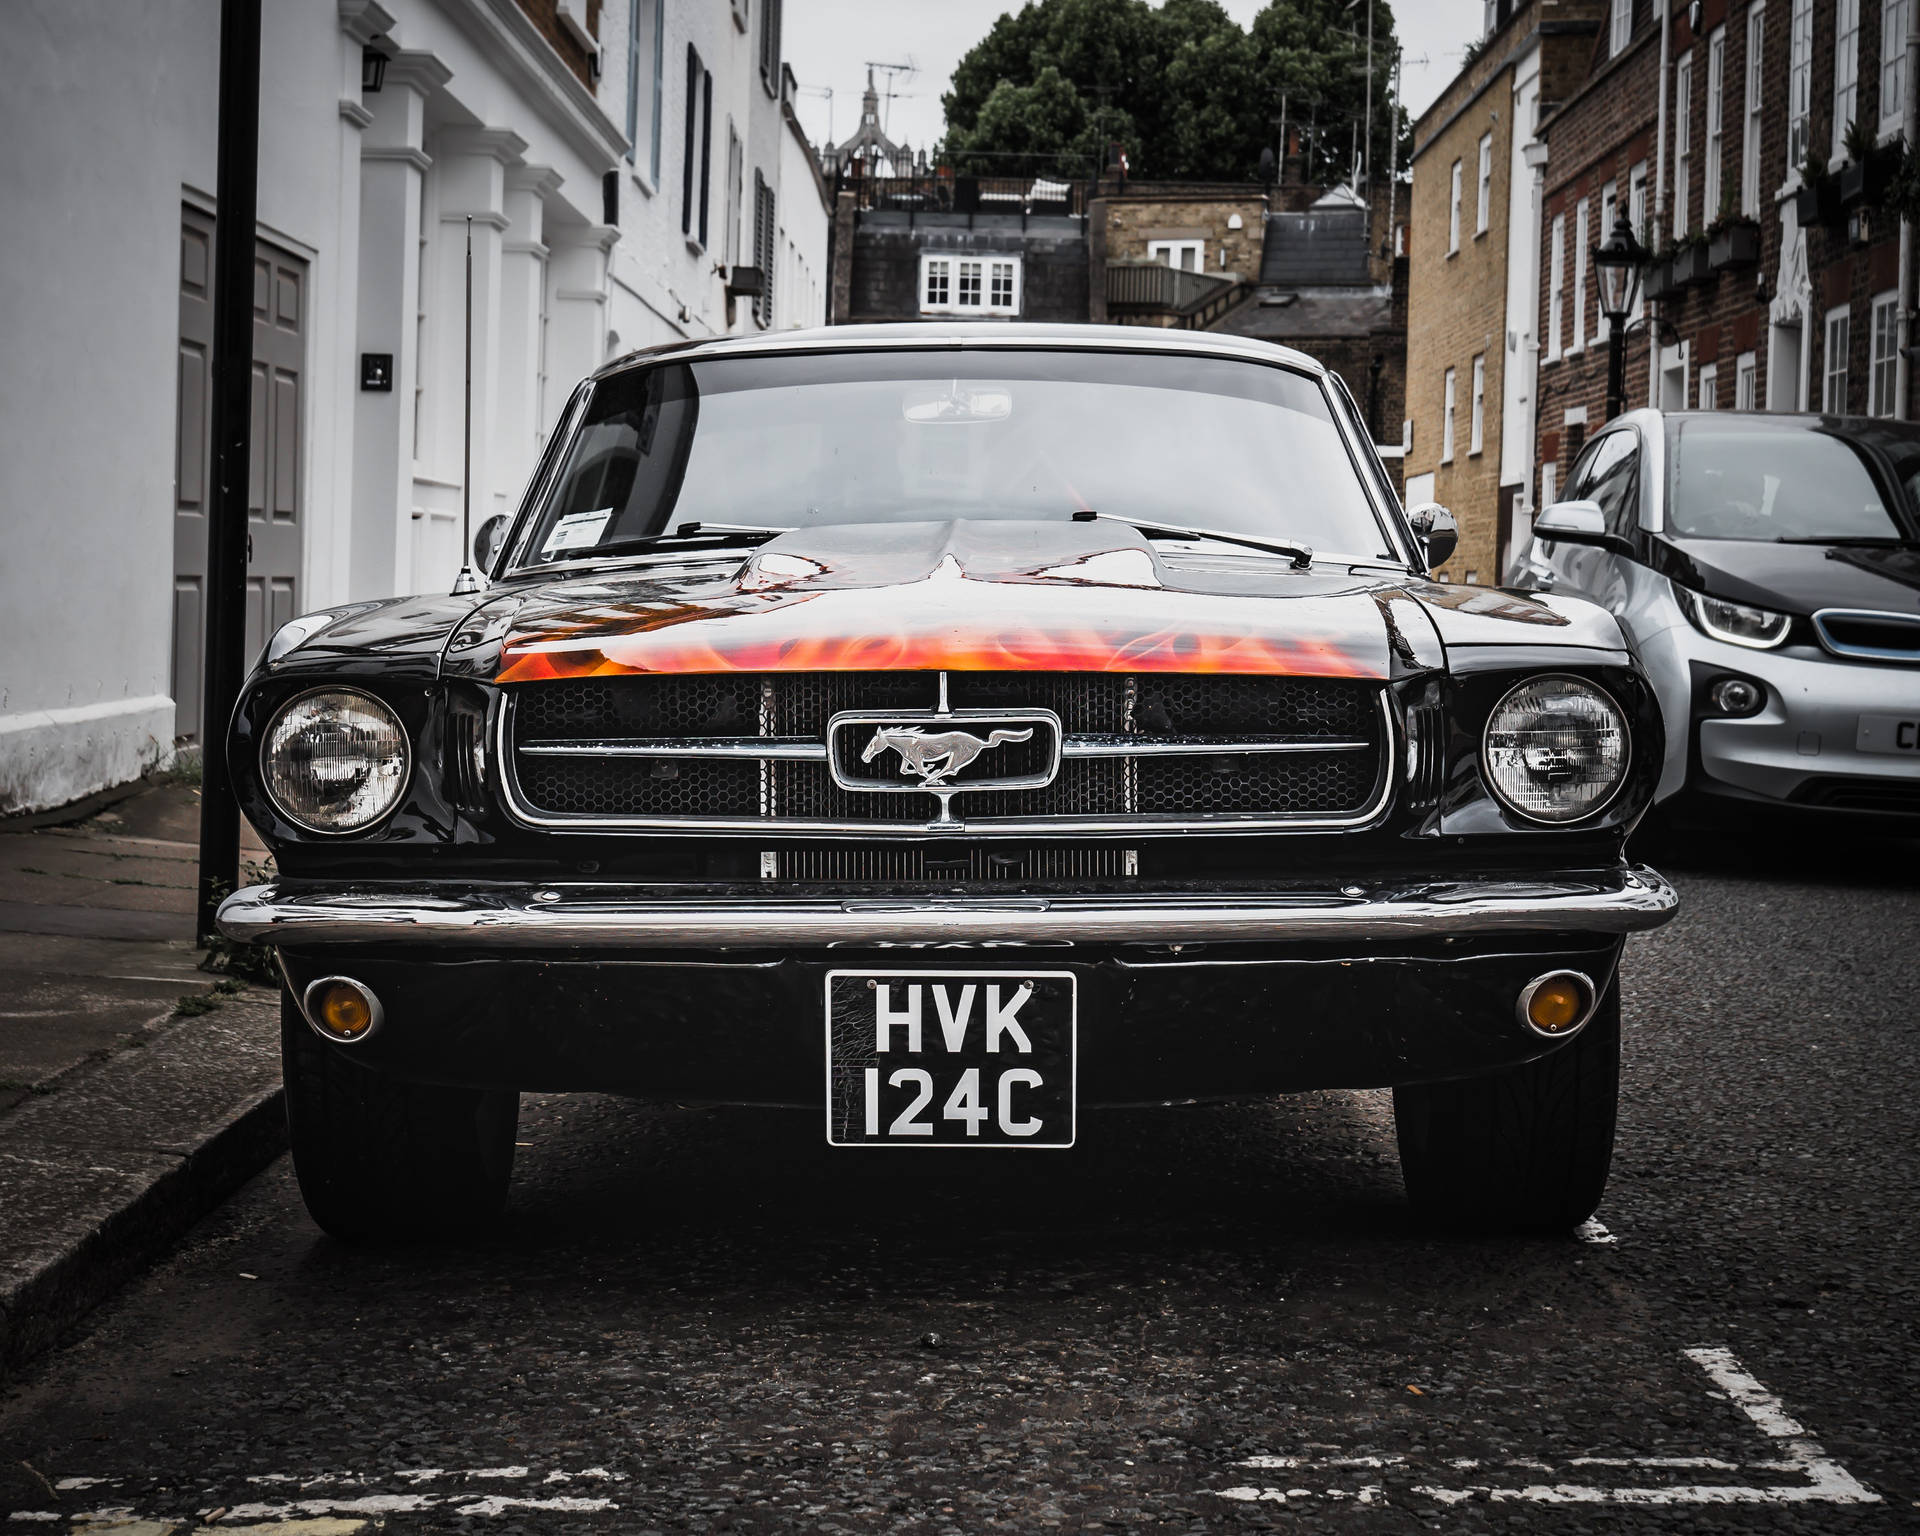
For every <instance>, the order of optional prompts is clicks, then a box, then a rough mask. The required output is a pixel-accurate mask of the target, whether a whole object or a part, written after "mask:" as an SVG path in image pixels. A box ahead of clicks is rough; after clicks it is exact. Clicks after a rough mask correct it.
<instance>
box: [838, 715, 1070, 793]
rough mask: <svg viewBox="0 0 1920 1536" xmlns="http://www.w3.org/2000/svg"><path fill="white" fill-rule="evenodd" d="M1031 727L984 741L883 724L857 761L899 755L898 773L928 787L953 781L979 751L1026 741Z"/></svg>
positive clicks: (968, 734) (960, 733)
mask: <svg viewBox="0 0 1920 1536" xmlns="http://www.w3.org/2000/svg"><path fill="white" fill-rule="evenodd" d="M1032 735H1033V727H1032V726H1028V727H1027V728H1026V729H1025V730H1024V731H990V732H989V733H988V734H987V738H986V740H985V741H982V740H981V739H980V738H979V737H978V736H975V735H974V734H973V733H972V732H970V731H941V732H939V733H938V734H937V735H933V736H929V735H927V733H926V732H925V731H923V730H921V728H920V727H919V726H917V725H883V726H881V727H880V728H879V729H878V730H876V731H875V732H874V733H873V740H871V741H869V742H868V743H867V746H866V750H865V751H864V752H862V753H861V754H860V761H861V762H863V763H870V762H872V761H873V760H874V759H875V758H876V757H878V756H879V755H880V754H881V753H882V752H886V751H889V750H891V751H894V752H898V753H899V754H900V771H901V772H902V773H905V774H915V773H917V774H919V775H920V777H921V778H922V779H924V780H925V781H926V782H927V783H928V784H939V783H943V782H944V781H946V780H947V779H950V778H952V777H953V776H954V775H955V774H956V773H958V772H959V771H960V770H961V769H962V768H964V767H966V766H967V764H968V763H970V762H972V761H973V760H974V759H975V758H976V757H978V756H979V755H980V754H981V753H982V752H987V751H991V750H992V749H993V748H994V747H997V746H999V745H1001V744H1002V743H1003V742H1008V741H1026V740H1028V739H1030V738H1031V737H1032Z"/></svg>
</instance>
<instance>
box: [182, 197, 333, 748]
mask: <svg viewBox="0 0 1920 1536" xmlns="http://www.w3.org/2000/svg"><path fill="white" fill-rule="evenodd" d="M212 300H213V220H212V219H211V218H209V217H208V216H207V215H206V214H204V213H202V212H201V211H200V210H199V209H197V208H188V209H186V210H185V211H184V213H183V215H182V218H181V226H180V352H179V369H178V379H177V383H176V388H177V390H178V394H179V405H178V412H179V414H178V418H177V437H176V441H175V444H174V459H175V468H174V487H175V489H174V517H173V573H174V574H173V698H174V704H175V710H176V713H175V717H174V730H175V732H176V733H177V735H178V737H179V739H180V740H182V741H198V740H199V739H200V735H201V719H200V716H201V701H200V684H201V677H202V675H203V669H204V666H205V661H204V654H205V653H204V647H203V637H204V635H205V629H206V609H205V596H206V574H207V513H208V511H209V506H210V502H211V498H212V494H213V483H212V482H213V462H212V451H213V439H212V421H211V415H210V406H211V399H212V383H213V378H212V358H213V302H212ZM306 311H307V268H306V263H305V262H303V261H301V260H300V259H299V258H298V257H297V256H292V255H289V254H288V253H287V252H285V251H282V250H280V249H279V248H277V247H275V246H271V245H268V244H266V243H265V242H264V241H263V242H261V243H260V244H259V245H258V246H257V247H256V249H255V254H254V263H253V383H252V389H253V429H252V430H253V441H252V463H251V464H250V465H249V473H248V488H247V534H248V550H247V626H246V635H247V638H246V644H247V655H248V659H249V660H251V659H252V657H254V656H256V655H258V654H259V652H260V649H261V647H262V646H264V645H265V644H266V643H267V639H268V637H269V636H270V635H272V633H273V632H274V630H275V629H277V628H278V627H279V626H280V625H282V624H284V623H285V622H286V621H287V620H288V619H290V618H292V617H293V616H294V614H295V613H297V612H298V611H299V606H298V586H299V579H300V553H301V518H302V513H303V511H304V508H303V507H302V505H301V448H302V442H301V438H302V422H303V419H304V415H305V413H304V410H303V409H302V406H303V401H302V399H301V393H302V390H303V387H304V383H305V370H306Z"/></svg>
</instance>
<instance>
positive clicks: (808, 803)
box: [512, 672, 1383, 878]
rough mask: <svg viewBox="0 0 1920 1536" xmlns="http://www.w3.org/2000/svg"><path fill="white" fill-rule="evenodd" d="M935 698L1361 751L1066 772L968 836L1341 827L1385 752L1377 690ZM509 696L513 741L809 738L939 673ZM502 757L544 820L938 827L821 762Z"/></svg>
mask: <svg viewBox="0 0 1920 1536" xmlns="http://www.w3.org/2000/svg"><path fill="white" fill-rule="evenodd" d="M947 693H948V696H947V702H948V704H949V706H950V707H951V708H954V709H993V708H1004V709H1007V710H1010V711H1012V710H1034V709H1047V710H1052V711H1053V712H1054V713H1055V714H1057V715H1059V717H1060V720H1061V724H1062V727H1063V728H1064V730H1065V731H1066V732H1067V734H1069V735H1076V734H1111V735H1129V736H1139V737H1144V738H1147V739H1151V738H1152V737H1154V736H1163V735H1182V736H1203V737H1214V738H1226V739H1229V740H1233V741H1259V740H1271V739H1273V738H1276V737H1296V738H1298V737H1304V738H1307V739H1309V740H1311V739H1314V738H1324V739H1328V740H1333V739H1347V740H1355V739H1357V740H1364V741H1366V742H1367V743H1368V746H1367V748H1366V749H1365V750H1362V751H1344V752H1327V753H1324V754H1323V753H1314V752H1300V753H1285V754H1253V753H1249V754H1244V755H1243V754H1228V755H1224V756H1193V757H1143V758H1138V759H1127V758H1085V757H1076V758H1068V759H1067V760H1066V761H1064V762H1063V763H1062V764H1061V765H1060V771H1059V774H1058V775H1057V777H1056V778H1055V779H1054V782H1053V783H1052V784H1050V785H1048V786H1047V787H1046V788H1044V789H1032V790H992V791H982V792H980V793H969V794H962V795H957V796H955V797H954V800H953V813H954V814H955V815H956V816H959V817H962V818H964V819H965V820H966V821H968V822H969V823H975V824H977V823H980V822H982V821H990V820H994V819H1000V818H1007V817H1028V816H1050V817H1092V816H1113V815H1126V814H1140V815H1148V816H1197V815H1215V814H1230V813H1240V814H1273V815H1343V814H1351V813H1353V812H1356V811H1358V810H1360V809H1362V808H1363V807H1364V806H1366V805H1367V804H1368V803H1369V802H1370V801H1371V799H1372V797H1373V795H1374V793H1375V791H1376V788H1377V785H1378V781H1379V772H1380V762H1381V748H1382V745H1383V744H1382V742H1381V740H1380V715H1379V712H1378V708H1377V704H1376V699H1377V696H1378V695H1377V685H1375V684H1372V683H1366V682H1356V681H1352V680H1347V679H1328V678H1281V677H1230V676H1214V675H1205V676H1197V675H1191V674H1143V675H1140V676H1138V677H1135V676H1130V675H1126V674H1120V673H1098V672H1093V673H1048V672H954V673H950V674H948V690H947ZM513 694H514V698H513V704H514V714H513V741H514V743H515V744H516V745H524V744H526V743H528V742H533V741H548V742H551V741H568V740H574V741H578V740H592V739H596V738H602V737H607V738H620V737H633V738H658V737H680V738H695V739H697V738H701V737H747V736H758V735H772V736H780V737H787V738H800V739H804V740H812V741H824V740H825V738H826V730H827V722H828V721H829V720H830V719H832V717H833V716H834V715H836V714H838V713H841V712H860V713H883V712H886V711H889V710H927V709H932V708H934V707H935V706H936V705H937V703H938V700H939V674H938V673H934V672H823V673H790V674H769V675H764V676H763V675H760V674H752V673H719V674H692V675H684V674H683V675H679V676H673V677H622V678H572V679H565V680H559V681H554V682H543V683H532V684H526V685H523V686H521V687H519V688H517V689H515V690H513ZM849 734H850V733H849ZM1033 750H1034V749H1033V744H1020V745H1014V744H1008V745H1005V746H1002V747H1001V748H999V749H996V757H995V759H994V763H993V767H994V771H995V772H996V773H1003V772H1004V773H1015V772H1021V771H1025V770H1026V769H1027V768H1028V766H1029V765H1028V764H1027V762H1026V760H1025V758H1023V757H1022V756H1021V753H1022V751H1025V752H1027V753H1028V754H1029V755H1032V753H1033ZM512 760H513V766H514V769H515V772H516V774H517V780H518V785H519V790H520V794H521V797H522V799H523V800H524V801H525V803H526V804H527V805H528V806H529V807H531V808H532V809H533V810H535V811H537V812H539V813H541V814H544V815H553V816H581V817H607V818H651V817H732V818H755V819H757V818H762V817H767V816H772V817H778V818H781V819H783V820H803V821H838V822H850V823H866V824H871V825H874V826H876V827H878V826H884V825H887V824H893V825H919V824H922V823H925V822H927V821H930V820H932V819H933V817H934V816H935V815H936V813H937V801H936V799H935V797H934V796H932V795H927V794H905V795H901V794H872V793H868V792H865V791H861V790H847V789H842V788H840V787H839V786H838V785H836V784H835V783H834V782H833V780H832V778H831V776H830V775H829V774H828V772H827V769H826V765H825V764H824V763H819V762H794V761H784V762H772V763H764V764H762V763H758V762H752V761H749V762H710V761H700V760H697V759H687V758H680V759H672V760H661V759H647V758H612V757H608V758H595V757H591V756H583V757H565V758H556V757H545V756H538V755H533V754H528V753H525V752H520V751H516V752H514V753H513V754H512ZM869 771H870V770H869ZM902 856H903V857H904V856H905V855H902ZM821 878H827V877H825V876H822V877H821ZM900 878H916V877H913V876H908V875H903V876H901V877H900Z"/></svg>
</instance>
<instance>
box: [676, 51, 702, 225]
mask: <svg viewBox="0 0 1920 1536" xmlns="http://www.w3.org/2000/svg"><path fill="white" fill-rule="evenodd" d="M699 94H700V55H699V54H697V53H695V52H694V51H693V44H691V43H689V44H687V135H686V143H685V145H684V147H683V151H682V153H681V156H680V233H681V234H683V235H690V234H692V233H693V150H694V139H693V127H694V114H695V113H696V112H697V111H698V110H699V105H700V104H699V101H698V99H697V98H698V96H699Z"/></svg>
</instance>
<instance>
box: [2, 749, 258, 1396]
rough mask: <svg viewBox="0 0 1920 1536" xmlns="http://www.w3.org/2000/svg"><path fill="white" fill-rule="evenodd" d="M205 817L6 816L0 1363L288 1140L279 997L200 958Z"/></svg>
mask: <svg viewBox="0 0 1920 1536" xmlns="http://www.w3.org/2000/svg"><path fill="white" fill-rule="evenodd" d="M198 817H199V791H198V790H197V789H196V788H194V787H192V786H189V785H183V784H173V785H152V786H147V787H144V788H142V789H140V790H138V791H137V792H136V793H134V794H132V795H130V796H129V797H127V798H125V799H123V800H120V801H119V802H117V803H115V804H114V805H112V806H110V807H108V808H106V809H104V810H97V811H95V812H93V813H92V814H91V815H87V816H85V817H84V818H83V819H80V820H77V821H73V822H71V823H61V822H59V820H58V818H57V817H38V818H31V819H24V820H17V821H13V822H0V1374H4V1373H5V1372H6V1371H7V1370H8V1369H9V1368H10V1367H11V1366H14V1365H17V1364H18V1363H19V1362H20V1361H21V1360H23V1359H25V1358H27V1357H28V1356H29V1355H31V1354H33V1353H35V1352H37V1351H38V1350H40V1349H43V1348H45V1347H46V1346H47V1345H48V1344H50V1343H52V1342H53V1341H54V1339H55V1338H57V1337H58V1335H59V1333H60V1331H61V1330H62V1329H64V1328H66V1327H67V1326H69V1325H70V1324H71V1323H72V1322H73V1321H74V1320H75V1319H76V1318H78V1317H79V1316H80V1315H81V1314H82V1313H84V1312H85V1311H86V1310H87V1308H89V1307H91V1306H93V1305H94V1304H96V1303H97V1302H98V1301H100V1300H101V1299H102V1298H103V1297H105V1296H106V1295H108V1294H110V1292H111V1290H112V1289H113V1287H114V1286H116V1285H118V1284H119V1283H120V1282H121V1281H122V1280H124V1279H125V1278H126V1276H127V1275H128V1274H130V1273H132V1272H133V1271H135V1270H136V1269H137V1268H138V1267H139V1266H140V1265H141V1264H143V1263H145V1262H146V1261H147V1260H149V1259H150V1258H152V1257H153V1256H154V1255H155V1254H157V1253H158V1252H160V1251H162V1250H163V1249H164V1248H165V1247H166V1246H167V1245H168V1244H169V1243H171V1242H172V1241H173V1240H174V1238H175V1237H177V1236H178V1235H179V1234H180V1233H181V1232H183V1231H184V1230H185V1229H186V1227H187V1226H188V1225H190V1224H191V1223H192V1222H193V1221H194V1220H196V1219H198V1217H199V1216H200V1215H201V1214H203V1213H204V1212H205V1211H206V1210H208V1209H210V1208H211V1207H212V1206H213V1205H214V1204H217V1203H218V1201H219V1200H221V1199H223V1198H224V1197H225V1196H226V1194H227V1193H228V1192H230V1191H231V1190H232V1189H233V1188H234V1187H235V1186H236V1185H237V1184H239V1183H240V1182H241V1181H242V1180H244V1179H246V1178H247V1177H249V1176H250V1175H251V1174H252V1173H254V1172H255V1171H257V1170H258V1168H260V1167H261V1166H262V1165H263V1164H264V1163H265V1162H266V1161H267V1160H268V1159H270V1158H271V1157H273V1156H274V1155H275V1154H276V1152H277V1151H278V1150H279V1148H280V1146H281V1145H283V1144H284V1127H283V1124H282V1119H281V1109H280V1096H279V1087H280V1073H279V1041H278V1006H277V997H276V995H275V993H274V992H273V991H272V990H271V989H269V988H265V987H259V986H248V985H246V984H244V983H242V982H239V981H236V980H232V979H228V978H223V977H220V976H216V975H211V974H209V973H208V972H205V971H202V970H200V969H199V962H200V960H201V958H202V956H201V954H200V952H199V951H197V950H196V949H195V948H194V945H193V883H194V873H195V867H196V857H197V851H198V850H197V845H196V840H197V837H198ZM242 850H243V851H242V858H243V860H247V861H255V862H258V861H261V860H264V858H265V856H266V855H265V850H264V849H263V848H262V847H261V846H260V844H259V842H258V841H257V840H256V839H255V838H254V837H253V834H252V831H251V829H248V830H247V831H246V832H245V833H244V837H243V843H242Z"/></svg>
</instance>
